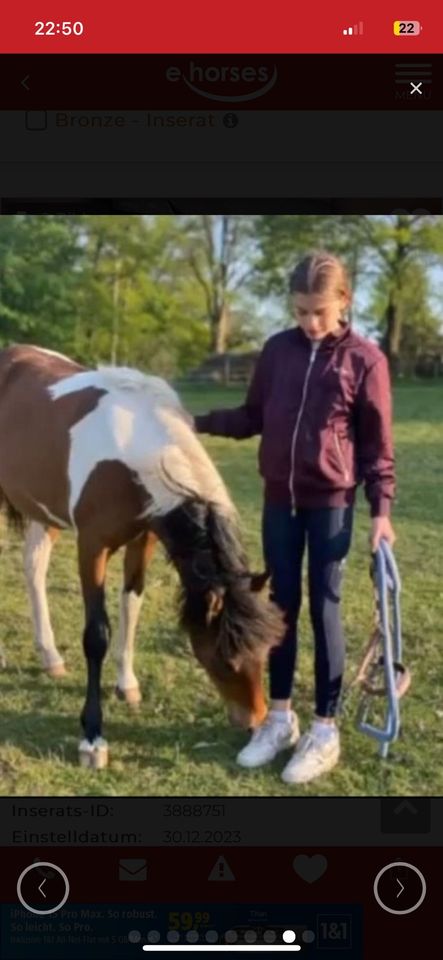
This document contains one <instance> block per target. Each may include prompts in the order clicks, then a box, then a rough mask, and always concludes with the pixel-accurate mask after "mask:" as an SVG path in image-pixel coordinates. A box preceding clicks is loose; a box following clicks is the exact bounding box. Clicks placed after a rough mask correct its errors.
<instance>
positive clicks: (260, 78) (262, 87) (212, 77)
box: [166, 60, 277, 103]
mask: <svg viewBox="0 0 443 960" xmlns="http://www.w3.org/2000/svg"><path fill="white" fill-rule="evenodd" d="M166 79H167V80H169V81H170V82H171V83H176V82H177V81H178V80H182V81H183V83H185V84H186V86H187V87H189V89H190V90H192V91H193V92H194V93H196V94H197V95H198V96H199V97H205V98H206V99H207V100H218V101H220V102H222V103H242V102H243V101H245V100H256V99H257V98H258V97H263V95H264V94H265V93H267V92H268V90H270V89H271V88H272V87H273V86H274V84H275V81H276V79H277V67H276V65H275V63H274V64H273V65H272V67H271V68H270V67H265V66H260V67H252V66H250V67H248V66H244V67H240V66H217V65H215V64H211V65H210V66H203V65H201V64H198V63H195V62H194V61H193V60H190V62H189V66H188V68H187V70H186V71H185V70H181V69H180V67H172V66H171V67H168V68H167V70H166ZM234 90H235V91H236V92H235V93H234V92H233V91H234Z"/></svg>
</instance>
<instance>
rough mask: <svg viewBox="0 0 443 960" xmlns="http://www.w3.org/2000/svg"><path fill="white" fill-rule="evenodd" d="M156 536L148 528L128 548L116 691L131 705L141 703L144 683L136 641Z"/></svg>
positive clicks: (117, 654)
mask: <svg viewBox="0 0 443 960" xmlns="http://www.w3.org/2000/svg"><path fill="white" fill-rule="evenodd" d="M156 539H157V538H156V536H155V535H154V534H153V533H150V532H147V533H144V534H142V536H141V537H138V538H137V539H136V540H132V541H131V543H128V545H127V547H126V550H125V559H124V572H123V589H122V593H121V599H120V624H119V632H118V640H117V646H116V650H115V659H116V662H117V687H116V693H117V696H118V697H119V699H120V700H125V701H126V703H127V704H129V706H131V707H138V705H139V703H140V700H141V693H140V687H139V685H138V680H137V677H136V676H135V673H134V642H135V631H136V628H137V623H138V618H139V615H140V608H141V605H142V601H143V591H144V587H145V575H146V567H147V566H148V563H149V561H150V559H151V557H152V554H153V552H154V549H155V544H156Z"/></svg>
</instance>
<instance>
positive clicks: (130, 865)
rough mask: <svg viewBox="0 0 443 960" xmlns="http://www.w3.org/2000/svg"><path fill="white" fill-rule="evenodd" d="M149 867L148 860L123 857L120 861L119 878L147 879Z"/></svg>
mask: <svg viewBox="0 0 443 960" xmlns="http://www.w3.org/2000/svg"><path fill="white" fill-rule="evenodd" d="M146 875H147V868H146V860H144V859H142V858H140V857H139V858H138V859H133V858H131V859H129V860H127V859H123V860H119V861H118V879H119V880H132V881H136V880H146Z"/></svg>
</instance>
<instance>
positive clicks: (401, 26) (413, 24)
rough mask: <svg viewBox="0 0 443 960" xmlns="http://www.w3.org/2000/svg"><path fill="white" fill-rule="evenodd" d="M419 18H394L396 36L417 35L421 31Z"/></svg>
mask: <svg viewBox="0 0 443 960" xmlns="http://www.w3.org/2000/svg"><path fill="white" fill-rule="evenodd" d="M421 29H422V26H421V23H420V21H419V20H394V34H395V36H396V37H416V36H418V34H419V33H421Z"/></svg>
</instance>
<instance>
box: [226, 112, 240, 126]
mask: <svg viewBox="0 0 443 960" xmlns="http://www.w3.org/2000/svg"><path fill="white" fill-rule="evenodd" d="M223 123H224V125H225V127H229V128H230V129H232V128H233V127H236V126H237V125H238V123H239V119H238V116H237V114H236V113H225V115H224V117H223Z"/></svg>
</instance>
